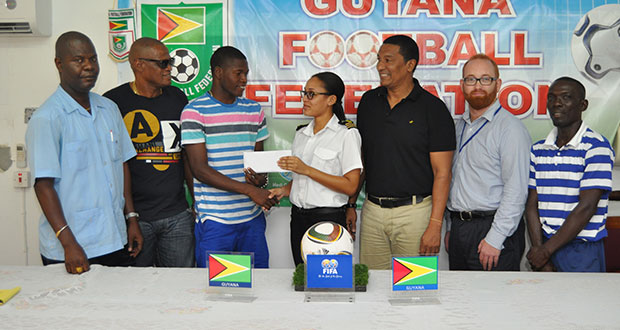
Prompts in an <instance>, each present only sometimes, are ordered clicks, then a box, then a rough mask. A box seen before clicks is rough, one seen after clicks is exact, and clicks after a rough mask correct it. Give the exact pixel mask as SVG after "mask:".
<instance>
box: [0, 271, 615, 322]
mask: <svg viewBox="0 0 620 330" xmlns="http://www.w3.org/2000/svg"><path fill="white" fill-rule="evenodd" d="M439 276H440V289H441V291H440V299H441V304H440V305H428V306H392V305H390V304H389V303H388V301H387V299H388V295H389V294H390V291H389V281H390V273H389V271H372V272H371V274H370V283H369V286H368V292H365V293H356V298H355V299H356V301H355V303H304V302H303V298H304V293H302V292H295V291H294V290H293V288H292V285H291V277H292V270H286V269H270V270H255V271H254V277H255V288H254V294H255V295H256V296H257V297H258V298H257V299H256V300H255V301H254V302H253V303H230V302H213V301H208V300H206V299H205V289H206V271H205V270H204V269H165V268H109V267H102V266H97V265H95V266H92V268H91V271H89V272H87V273H84V274H82V275H79V276H77V275H70V274H67V273H66V272H65V269H64V265H53V266H47V267H42V266H29V267H24V266H0V288H2V289H7V288H12V287H14V286H21V287H22V291H21V292H20V293H19V294H18V295H17V296H15V297H14V298H13V299H12V300H10V301H9V302H8V303H7V304H5V305H4V306H0V328H1V329H24V328H27V329H28V328H41V329H86V328H87V329H118V328H129V329H134V328H135V329H147V328H148V329H153V328H168V329H218V330H225V329H480V328H483V329H619V328H620V274H560V273H533V272H509V273H490V272H489V273H487V272H449V271H442V272H440V274H439Z"/></svg>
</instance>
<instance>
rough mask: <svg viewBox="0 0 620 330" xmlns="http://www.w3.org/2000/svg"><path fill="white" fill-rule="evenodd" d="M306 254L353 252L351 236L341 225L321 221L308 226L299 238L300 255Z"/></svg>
mask: <svg viewBox="0 0 620 330" xmlns="http://www.w3.org/2000/svg"><path fill="white" fill-rule="evenodd" d="M308 254H349V255H352V254H353V238H352V237H351V234H349V232H348V231H346V230H345V229H344V227H342V226H341V225H339V224H337V223H335V222H331V221H323V222H319V223H317V224H315V225H313V226H312V227H310V228H309V229H308V230H307V231H306V233H305V234H304V237H303V238H302V239H301V256H302V258H303V260H304V262H306V255H308Z"/></svg>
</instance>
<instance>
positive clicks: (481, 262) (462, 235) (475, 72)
mask: <svg viewBox="0 0 620 330" xmlns="http://www.w3.org/2000/svg"><path fill="white" fill-rule="evenodd" d="M501 84H502V81H501V79H499V69H498V68H497V64H496V63H495V61H493V59H491V58H490V57H488V56H487V55H484V54H478V55H474V56H472V57H471V58H470V59H469V60H468V61H467V62H466V63H465V65H463V78H462V79H461V89H462V90H463V94H464V96H465V100H466V101H467V104H468V105H469V106H468V108H467V109H466V110H465V113H464V114H463V116H462V117H461V118H460V119H458V120H457V121H456V147H457V149H456V152H455V153H454V159H453V161H452V184H451V187H450V195H449V198H448V205H447V207H448V211H447V212H446V218H447V223H448V224H450V225H451V226H450V225H449V227H448V231H447V233H446V236H445V243H446V250H447V251H448V254H449V257H450V270H507V271H508V270H510V271H518V270H519V265H520V262H521V257H522V256H523V251H524V248H525V236H524V234H525V228H524V221H523V211H524V209H525V200H526V197H527V178H528V173H529V172H528V171H529V159H530V158H529V148H530V145H531V139H530V136H529V133H528V131H527V129H526V128H525V126H524V125H523V124H522V123H521V121H520V120H519V119H518V118H516V117H515V116H514V115H512V114H511V113H510V112H508V111H507V110H506V109H504V108H503V107H502V106H501V104H500V102H499V99H498V97H497V95H498V92H499V89H500V86H501Z"/></svg>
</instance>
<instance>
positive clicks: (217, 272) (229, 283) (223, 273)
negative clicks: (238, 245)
mask: <svg viewBox="0 0 620 330" xmlns="http://www.w3.org/2000/svg"><path fill="white" fill-rule="evenodd" d="M209 286H222V287H231V288H251V287H252V255H250V254H209Z"/></svg>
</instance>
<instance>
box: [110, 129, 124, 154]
mask: <svg viewBox="0 0 620 330" xmlns="http://www.w3.org/2000/svg"><path fill="white" fill-rule="evenodd" d="M119 138H120V135H119V134H118V133H117V132H114V131H112V130H110V139H109V140H108V150H109V151H110V158H111V159H112V160H119V159H121V143H120V141H119Z"/></svg>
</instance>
